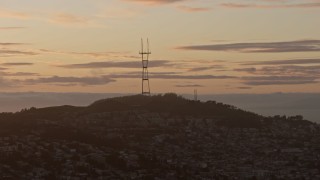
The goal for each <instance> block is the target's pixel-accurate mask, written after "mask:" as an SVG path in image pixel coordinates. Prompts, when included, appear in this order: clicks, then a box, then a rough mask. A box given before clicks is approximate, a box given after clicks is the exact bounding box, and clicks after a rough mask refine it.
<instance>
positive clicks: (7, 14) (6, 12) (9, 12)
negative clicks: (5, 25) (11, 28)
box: [0, 9, 31, 19]
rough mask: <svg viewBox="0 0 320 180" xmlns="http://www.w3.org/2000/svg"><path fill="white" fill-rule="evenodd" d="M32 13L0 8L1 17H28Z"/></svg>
mask: <svg viewBox="0 0 320 180" xmlns="http://www.w3.org/2000/svg"><path fill="white" fill-rule="evenodd" d="M30 17H31V15H30V14H28V13H24V12H18V11H12V10H7V9H0V18H14V19H28V18H30Z"/></svg>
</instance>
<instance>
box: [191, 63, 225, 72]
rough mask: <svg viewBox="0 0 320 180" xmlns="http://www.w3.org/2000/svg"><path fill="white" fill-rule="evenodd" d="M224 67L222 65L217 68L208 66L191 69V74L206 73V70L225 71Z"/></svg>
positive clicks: (216, 66)
mask: <svg viewBox="0 0 320 180" xmlns="http://www.w3.org/2000/svg"><path fill="white" fill-rule="evenodd" d="M224 68H225V67H224V66H221V65H215V66H207V67H194V68H191V69H189V70H188V71H189V72H198V71H206V70H212V69H224Z"/></svg>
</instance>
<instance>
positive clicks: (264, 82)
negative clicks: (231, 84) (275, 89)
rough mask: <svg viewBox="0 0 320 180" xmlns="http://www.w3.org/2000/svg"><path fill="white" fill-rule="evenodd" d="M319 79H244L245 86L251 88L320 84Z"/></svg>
mask: <svg viewBox="0 0 320 180" xmlns="http://www.w3.org/2000/svg"><path fill="white" fill-rule="evenodd" d="M317 79H318V78H316V77H304V76H251V77H243V78H242V80H243V83H244V84H246V85H251V86H262V85H296V84H312V83H319V81H317Z"/></svg>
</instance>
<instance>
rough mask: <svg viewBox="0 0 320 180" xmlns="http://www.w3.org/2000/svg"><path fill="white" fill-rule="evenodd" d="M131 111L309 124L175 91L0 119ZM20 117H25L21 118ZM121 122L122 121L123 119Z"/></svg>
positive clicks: (239, 122) (230, 122) (223, 121)
mask: <svg viewBox="0 0 320 180" xmlns="http://www.w3.org/2000/svg"><path fill="white" fill-rule="evenodd" d="M128 111H131V112H133V113H136V114H137V115H139V112H150V113H158V114H166V116H169V117H182V118H184V117H189V116H192V117H197V118H199V119H211V120H212V121H215V123H216V124H218V125H221V126H227V127H253V128H260V127H261V126H263V125H266V124H268V122H270V121H273V120H275V119H276V120H277V121H279V122H280V121H281V120H286V121H287V120H290V121H292V123H291V124H293V125H294V124H297V125H300V124H308V123H310V122H309V121H306V120H304V119H303V117H302V116H295V117H288V118H287V117H284V118H283V117H280V116H279V117H277V116H275V117H263V116H260V115H258V114H255V113H252V112H248V111H244V110H241V109H239V108H237V107H235V106H232V105H227V104H223V103H217V102H216V101H207V102H200V101H193V100H189V99H185V98H183V97H182V96H178V95H176V94H174V93H167V94H163V95H154V96H143V95H132V96H123V97H114V98H108V99H102V100H99V101H96V102H94V103H92V104H91V105H89V106H87V107H75V106H56V107H47V108H38V109H37V108H30V109H23V110H21V111H20V112H17V113H2V114H0V120H5V121H10V120H12V121H17V124H18V126H22V125H23V124H25V125H27V123H26V120H28V121H30V120H39V119H40V120H41V119H46V120H52V121H61V120H63V119H68V118H70V117H72V118H81V117H83V116H90V115H92V114H101V113H109V112H119V113H121V112H128ZM19 120H24V121H22V122H18V121H19ZM119 123H121V122H119Z"/></svg>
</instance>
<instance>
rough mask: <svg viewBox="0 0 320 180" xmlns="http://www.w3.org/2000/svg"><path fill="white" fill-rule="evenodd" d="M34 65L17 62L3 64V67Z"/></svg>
mask: <svg viewBox="0 0 320 180" xmlns="http://www.w3.org/2000/svg"><path fill="white" fill-rule="evenodd" d="M33 64H34V63H28V62H16V63H2V64H1V65H3V66H31V65H33Z"/></svg>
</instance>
